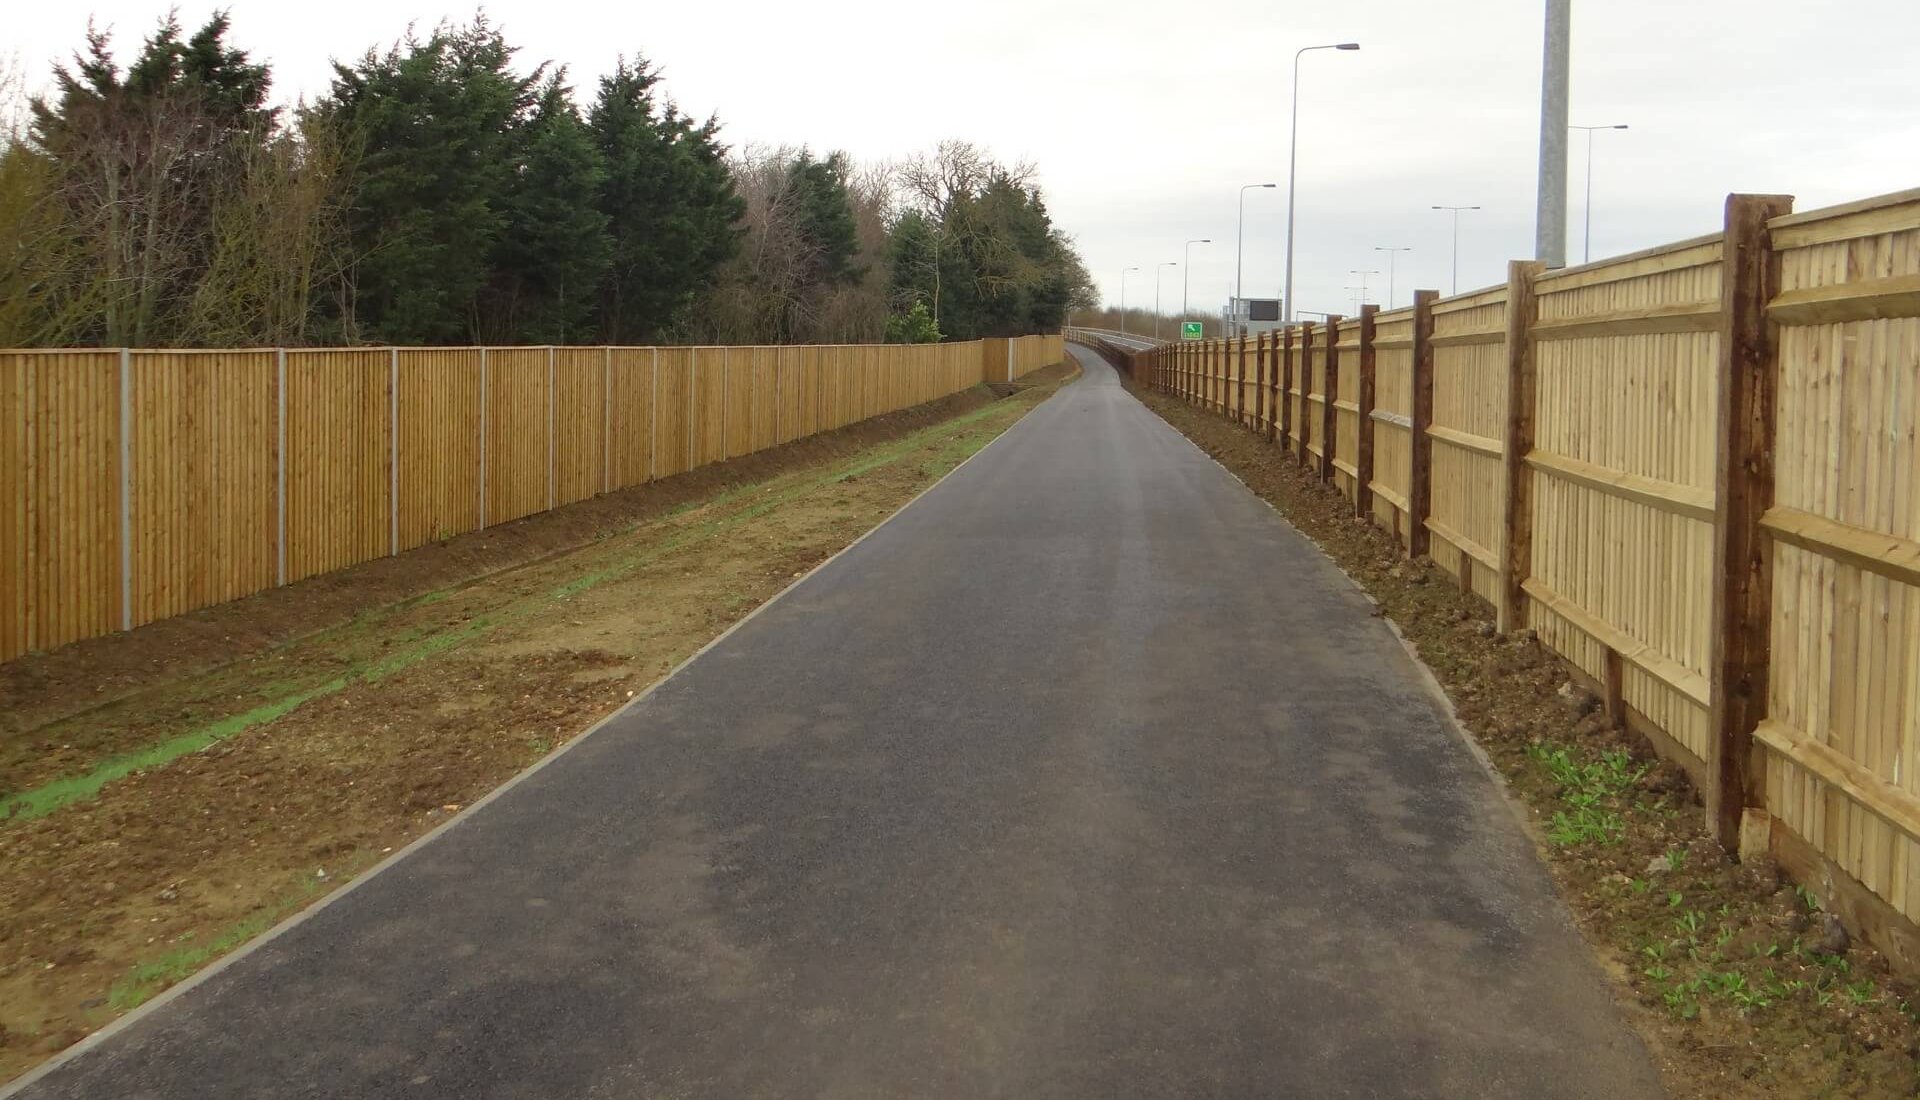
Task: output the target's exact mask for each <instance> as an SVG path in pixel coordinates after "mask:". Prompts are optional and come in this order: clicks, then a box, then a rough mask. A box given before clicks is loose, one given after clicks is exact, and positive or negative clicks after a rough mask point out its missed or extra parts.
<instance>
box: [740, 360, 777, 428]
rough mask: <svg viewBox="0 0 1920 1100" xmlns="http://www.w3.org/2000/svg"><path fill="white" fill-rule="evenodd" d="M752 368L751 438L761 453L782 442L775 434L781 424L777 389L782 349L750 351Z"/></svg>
mask: <svg viewBox="0 0 1920 1100" xmlns="http://www.w3.org/2000/svg"><path fill="white" fill-rule="evenodd" d="M747 353H748V356H749V362H750V364H751V367H752V380H751V383H750V384H751V385H752V387H753V402H752V405H753V409H752V414H753V419H752V425H753V429H752V432H751V433H750V436H749V445H750V446H751V448H752V449H753V450H756V451H761V450H765V449H766V448H768V447H771V446H773V445H774V444H776V443H778V442H779V439H778V437H777V436H776V434H775V432H774V425H775V424H776V423H777V421H778V419H779V418H778V417H777V416H775V413H776V412H777V411H778V409H777V406H776V402H777V401H778V400H779V391H778V389H776V388H775V386H774V380H775V366H776V364H777V363H778V361H779V357H780V349H779V348H774V347H755V348H750V349H747Z"/></svg>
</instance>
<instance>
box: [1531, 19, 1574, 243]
mask: <svg viewBox="0 0 1920 1100" xmlns="http://www.w3.org/2000/svg"><path fill="white" fill-rule="evenodd" d="M1572 22H1573V0H1547V20H1546V43H1545V49H1544V56H1543V57H1542V60H1541V66H1540V184H1539V195H1538V198H1537V202H1536V206H1535V209H1534V258H1535V259H1537V260H1539V261H1540V262H1542V263H1544V264H1546V265H1547V266H1548V267H1550V268H1553V267H1565V266H1567V70H1568V64H1569V58H1568V54H1569V51H1570V41H1571V38H1572V34H1571V24H1572Z"/></svg>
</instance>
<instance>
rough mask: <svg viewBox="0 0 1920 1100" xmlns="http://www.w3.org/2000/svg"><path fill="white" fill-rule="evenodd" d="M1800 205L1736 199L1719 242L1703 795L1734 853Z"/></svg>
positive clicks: (1745, 794) (1759, 679) (1746, 763)
mask: <svg viewBox="0 0 1920 1100" xmlns="http://www.w3.org/2000/svg"><path fill="white" fill-rule="evenodd" d="M1792 210H1793V199H1792V198H1791V197H1789V196H1786V195H1728V196H1727V205H1726V232H1725V235H1724V236H1723V237H1722V238H1721V260H1720V363H1719V369H1720V407H1719V420H1718V425H1717V426H1718V429H1719V430H1718V432H1717V433H1716V435H1717V437H1718V448H1717V450H1718V453H1717V455H1716V458H1715V463H1714V482H1715V486H1714V488H1715V494H1714V525H1713V530H1714V555H1713V618H1712V620H1711V628H1710V629H1711V632H1712V635H1711V641H1712V655H1711V658H1710V660H1709V662H1708V664H1707V676H1708V681H1709V688H1708V690H1709V695H1708V698H1709V711H1708V724H1707V733H1708V736H1709V738H1710V739H1711V740H1710V745H1709V753H1710V756H1709V759H1708V761H1707V791H1706V802H1707V827H1708V828H1709V829H1711V830H1712V831H1713V835H1714V837H1715V839H1717V840H1719V842H1720V846H1721V847H1722V848H1725V849H1726V850H1727V851H1729V852H1738V851H1739V850H1740V819H1741V815H1742V814H1743V813H1744V812H1745V810H1746V808H1747V805H1748V803H1749V802H1750V801H1751V800H1752V797H1753V794H1754V792H1755V790H1756V789H1758V786H1759V784H1758V783H1757V782H1756V780H1755V777H1754V775H1753V731H1754V728H1755V727H1756V726H1758V725H1759V724H1760V719H1761V718H1762V717H1764V716H1765V714H1766V709H1767V676H1768V663H1769V661H1770V659H1771V652H1770V651H1771V649H1772V638H1771V636H1770V634H1771V632H1770V625H1771V624H1770V619H1771V616H1772V606H1771V604H1772V595H1773V560H1772V559H1773V555H1772V553H1771V547H1770V546H1769V545H1768V541H1767V538H1766V534H1765V532H1764V531H1762V530H1761V527H1760V519H1761V517H1762V516H1763V515H1765V514H1766V511H1767V509H1768V508H1769V507H1770V506H1771V505H1772V504H1773V434H1774V425H1775V422H1776V419H1777V416H1776V412H1777V409H1776V402H1777V396H1778V389H1777V387H1778V382H1779V363H1778V359H1777V355H1776V351H1777V348H1776V344H1777V337H1776V333H1775V329H1774V326H1773V325H1772V324H1771V323H1770V322H1769V321H1768V319H1767V304H1768V303H1769V302H1771V301H1772V300H1773V298H1774V296H1775V295H1776V294H1777V293H1778V292H1779V287H1780V259H1779V257H1778V256H1777V255H1776V254H1775V253H1774V251H1773V239H1772V235H1771V234H1770V233H1769V232H1768V229H1767V221H1768V220H1769V219H1771V218H1775V217H1778V216H1780V215H1782V214H1786V213H1789V212H1791V211H1792Z"/></svg>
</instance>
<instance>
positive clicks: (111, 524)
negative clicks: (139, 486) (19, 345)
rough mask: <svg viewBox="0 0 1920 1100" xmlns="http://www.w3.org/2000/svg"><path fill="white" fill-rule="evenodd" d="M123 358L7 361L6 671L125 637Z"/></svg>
mask: <svg viewBox="0 0 1920 1100" xmlns="http://www.w3.org/2000/svg"><path fill="white" fill-rule="evenodd" d="M119 377H120V376H119V355H118V353H116V352H47V353H29V352H19V353H14V352H8V353H0V418H4V419H3V420H0V458H4V459H5V460H6V461H7V468H6V469H5V470H0V484H4V486H5V488H4V491H5V493H6V496H5V498H4V500H5V505H4V507H5V509H6V511H7V513H8V516H7V518H5V519H3V520H0V568H4V570H5V571H6V572H8V573H9V574H11V576H9V577H7V578H4V579H0V591H4V592H6V594H7V596H6V598H7V604H6V609H5V615H6V619H7V624H6V625H4V626H0V659H5V658H6V657H10V656H17V655H18V654H20V653H24V652H28V651H31V650H43V649H50V648H52V647H54V646H58V645H64V644H66V643H67V642H71V641H77V640H79V639H81V638H89V637H94V636H97V635H100V634H107V633H110V632H112V631H114V630H117V629H118V628H119V625H120V617H119V610H120V599H119V596H120V540H119V534H118V530H119V524H118V517H119V505H118V501H119V469H120V463H119V453H120V427H119V425H120V396H119V395H120V389H119V386H120V382H119Z"/></svg>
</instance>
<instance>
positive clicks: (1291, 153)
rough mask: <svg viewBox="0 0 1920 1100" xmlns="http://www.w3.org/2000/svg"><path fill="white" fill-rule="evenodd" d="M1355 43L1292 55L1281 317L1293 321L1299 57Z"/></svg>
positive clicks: (1355, 44)
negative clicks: (1284, 271)
mask: <svg viewBox="0 0 1920 1100" xmlns="http://www.w3.org/2000/svg"><path fill="white" fill-rule="evenodd" d="M1359 48H1360V44H1359V43H1358V42H1341V43H1338V44H1334V45H1326V46H1304V47H1302V48H1301V49H1300V50H1298V51H1297V52H1295V53H1294V55H1293V121H1292V123H1291V124H1290V125H1289V126H1288V129H1287V282H1286V287H1285V289H1284V290H1282V291H1281V298H1282V299H1283V301H1282V303H1281V305H1282V306H1283V308H1285V310H1286V313H1285V314H1283V316H1284V317H1285V318H1286V321H1287V323H1288V324H1292V323H1293V195H1294V182H1295V178H1296V176H1297V174H1298V173H1297V172H1296V169H1297V167H1298V165H1299V161H1300V57H1301V55H1302V54H1305V53H1307V52H1308V51H1309V50H1357V49H1359Z"/></svg>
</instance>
